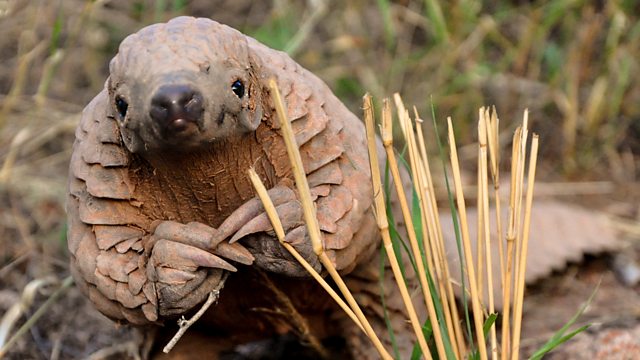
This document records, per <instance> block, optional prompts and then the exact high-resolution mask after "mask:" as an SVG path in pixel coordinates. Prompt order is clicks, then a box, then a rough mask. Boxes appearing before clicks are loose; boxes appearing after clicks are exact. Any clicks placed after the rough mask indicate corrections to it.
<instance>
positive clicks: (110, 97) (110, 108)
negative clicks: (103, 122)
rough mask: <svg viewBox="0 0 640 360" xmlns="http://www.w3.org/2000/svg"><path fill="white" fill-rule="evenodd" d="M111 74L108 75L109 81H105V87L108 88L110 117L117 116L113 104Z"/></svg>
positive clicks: (108, 112) (108, 114)
mask: <svg viewBox="0 0 640 360" xmlns="http://www.w3.org/2000/svg"><path fill="white" fill-rule="evenodd" d="M111 82H112V81H111V76H109V77H107V81H105V82H104V88H105V89H107V109H106V111H107V116H108V117H110V118H116V116H115V115H116V114H115V110H114V108H113V105H112V104H111V99H113V96H114V95H113V86H112V85H113V84H112V83H111Z"/></svg>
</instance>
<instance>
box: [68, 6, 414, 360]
mask: <svg viewBox="0 0 640 360" xmlns="http://www.w3.org/2000/svg"><path fill="white" fill-rule="evenodd" d="M109 71H110V75H109V77H108V80H107V81H106V84H105V87H104V89H103V90H102V91H101V92H100V93H99V94H98V95H97V96H96V97H95V98H94V99H93V100H92V101H91V102H90V103H89V104H88V105H87V107H86V108H85V109H84V111H83V113H82V117H81V122H80V124H79V126H78V128H77V130H76V141H75V144H74V147H73V154H72V158H71V163H70V176H69V197H68V205H67V208H68V216H69V226H68V247H69V250H70V253H71V270H72V273H73V275H74V277H75V279H76V282H77V284H78V286H79V287H80V288H81V289H82V290H83V292H84V293H85V294H87V296H88V297H89V299H90V300H91V301H92V302H93V304H95V306H96V308H97V309H98V310H99V311H101V312H102V313H103V314H104V315H106V316H108V317H109V318H111V319H114V320H116V321H118V322H125V323H131V324H134V325H161V324H165V325H166V324H168V323H169V320H172V319H175V318H176V317H178V316H181V315H183V314H186V313H189V312H190V311H191V310H193V309H195V308H196V307H197V305H199V304H200V303H202V302H203V301H204V299H205V298H206V296H207V294H208V293H209V292H210V291H211V290H212V289H214V288H215V287H216V285H217V284H218V283H220V281H221V278H222V276H223V274H227V273H230V275H229V278H228V279H227V281H226V285H225V287H224V289H223V290H222V292H221V295H220V298H219V302H218V304H217V305H215V306H214V307H213V308H211V309H210V310H209V311H208V313H207V316H206V319H204V320H203V324H205V325H203V326H201V327H202V328H203V330H204V331H206V333H207V334H210V335H211V337H212V338H220V339H222V338H225V339H226V340H224V343H225V344H227V343H229V344H237V343H239V342H242V341H248V340H251V339H257V338H260V337H266V336H270V335H273V334H278V333H282V332H284V331H286V330H287V326H282V323H283V321H275V320H274V318H277V313H278V311H279V306H280V305H279V304H277V301H275V300H274V295H273V293H272V292H271V291H270V290H269V289H268V288H267V287H266V286H265V285H264V281H263V277H261V276H258V275H257V274H258V273H260V274H264V273H266V274H268V276H269V277H270V279H271V281H272V282H273V283H274V284H276V285H277V287H278V288H279V289H281V290H282V291H283V292H284V293H285V294H287V296H288V297H289V298H290V301H291V302H292V304H293V305H294V306H295V307H296V308H297V309H298V310H299V312H300V313H301V314H303V315H304V316H306V317H308V318H309V319H311V320H312V322H311V324H312V326H311V331H312V332H315V333H316V335H318V336H320V337H322V336H327V335H329V334H336V333H337V334H339V335H342V336H344V337H345V339H346V341H347V345H348V348H349V350H350V352H351V354H352V356H354V357H355V358H358V359H360V358H377V355H376V353H375V352H374V350H373V347H372V346H371V345H370V343H369V342H368V340H366V338H364V337H363V335H362V334H361V333H360V330H359V329H358V328H357V327H356V326H355V325H353V324H352V323H351V321H350V320H349V319H348V318H347V317H346V316H345V315H344V314H342V312H341V311H340V310H339V309H338V308H337V307H336V306H335V305H334V303H333V302H332V300H331V299H330V298H328V297H327V295H326V294H325V293H324V291H323V290H322V289H320V288H319V287H318V286H317V285H316V284H315V282H313V281H312V280H310V278H309V277H308V276H307V274H306V271H305V270H304V269H303V268H302V267H301V266H300V265H299V264H298V263H297V261H295V259H294V258H293V257H292V256H291V255H290V254H289V253H288V252H287V251H286V250H284V248H283V247H282V246H281V245H280V244H279V242H278V241H277V239H276V238H275V236H274V234H273V232H272V228H271V225H270V223H269V221H268V220H267V217H266V215H265V214H264V209H263V208H262V205H261V202H260V201H259V200H258V198H257V197H256V196H255V193H254V190H253V187H252V186H251V183H250V181H249V179H248V176H247V175H246V173H247V170H248V169H249V168H250V167H253V168H254V169H255V170H256V171H257V173H258V174H259V175H260V177H261V179H262V180H263V182H264V183H265V184H266V185H267V187H268V188H269V189H270V190H269V195H270V197H271V198H272V200H273V201H274V203H275V204H276V206H277V210H278V213H279V215H280V217H281V218H282V220H283V222H284V226H285V229H286V241H287V242H289V243H290V244H292V245H293V246H294V247H295V248H296V249H297V250H298V251H299V252H300V253H301V254H302V255H303V256H304V257H305V258H306V259H307V260H308V261H309V262H310V263H311V264H312V265H313V266H314V267H315V268H316V269H318V270H322V266H321V264H320V262H319V261H318V258H317V256H316V255H315V254H314V253H313V251H312V247H311V244H310V241H309V239H308V237H307V233H306V228H305V226H304V223H303V220H302V219H303V217H302V210H301V205H300V202H299V201H298V196H297V192H296V190H295V186H294V182H293V180H292V179H293V176H292V171H291V167H290V164H289V160H288V157H287V153H286V149H285V145H284V141H283V139H282V137H281V133H280V130H279V126H278V123H277V120H276V118H275V110H274V105H273V104H272V102H271V99H270V96H269V91H268V87H267V83H268V80H269V79H271V78H274V79H275V80H276V82H277V84H278V87H279V89H280V90H281V92H282V95H283V97H284V99H285V102H286V108H287V112H288V118H289V119H290V121H291V125H292V127H293V130H294V133H295V138H296V142H297V144H298V146H299V149H300V152H301V156H302V160H303V164H304V171H305V173H306V174H307V176H308V182H309V186H310V188H311V193H312V196H313V198H314V203H315V206H316V211H317V218H318V222H319V225H320V228H321V231H322V235H323V248H324V251H325V252H326V253H328V255H329V257H330V259H331V260H332V261H333V263H334V264H335V267H336V268H337V269H338V270H339V272H340V273H341V274H343V275H346V277H347V281H348V283H349V284H350V286H351V287H352V289H353V290H354V292H355V295H356V298H357V299H358V300H359V302H360V303H361V305H362V306H363V307H364V308H365V312H366V313H367V314H369V315H370V316H372V317H373V318H372V322H373V326H374V328H375V329H376V331H377V332H378V333H379V334H380V335H381V336H382V337H383V338H384V337H385V336H386V334H387V329H386V327H385V325H384V315H383V310H382V307H381V305H380V295H381V291H384V293H385V295H386V297H387V299H388V301H387V304H386V306H387V310H388V311H389V314H390V319H391V323H392V326H393V327H394V328H395V330H396V332H397V333H401V334H409V333H410V328H409V325H408V322H407V321H405V320H406V317H405V316H404V313H403V305H402V304H401V302H399V299H398V297H397V296H396V294H395V290H394V289H395V286H384V287H383V289H384V290H381V287H380V282H379V280H380V279H379V268H380V260H379V256H380V254H379V251H378V250H379V247H378V245H379V234H378V230H377V227H376V225H375V220H374V217H373V212H372V190H371V185H370V170H369V168H368V158H367V156H368V155H367V150H366V141H365V131H364V127H363V125H362V123H361V122H360V121H359V119H358V118H357V117H356V116H355V115H354V114H352V113H351V112H350V111H349V110H348V109H347V108H346V107H345V106H344V105H343V104H342V103H341V102H340V101H339V100H338V99H337V98H336V97H335V96H334V95H333V94H332V92H331V90H330V89H329V88H328V87H327V85H325V84H324V83H323V82H322V81H321V80H320V79H319V78H318V77H316V76H315V75H313V74H312V73H310V72H309V71H307V70H306V69H304V68H302V67H301V66H300V65H298V64H297V63H296V62H294V61H293V60H292V59H291V58H290V57H289V56H288V55H286V54H285V53H283V52H280V51H276V50H273V49H270V48H268V47H266V46H265V45H262V44H261V43H259V42H258V41H256V40H254V39H252V38H250V37H248V36H245V35H243V34H242V33H240V32H238V31H236V30H234V29H232V28H230V27H227V26H225V25H222V24H219V23H217V22H215V21H212V20H209V19H203V18H191V17H179V18H175V19H173V20H170V21H169V22H167V23H162V24H155V25H151V26H148V27H146V28H144V29H142V30H140V31H139V32H138V33H135V34H133V35H130V36H129V37H127V38H126V39H125V40H124V41H123V42H122V43H121V45H120V47H119V50H118V53H117V55H116V56H115V57H114V59H113V60H112V61H111V63H110V66H109ZM386 273H387V274H389V275H390V274H391V273H390V272H389V271H387V272H386ZM390 284H392V282H390ZM284 323H286V321H284ZM396 341H397V344H398V346H399V348H400V351H401V352H402V353H403V354H405V355H406V356H408V354H409V351H410V350H411V345H412V341H413V340H412V339H411V336H410V335H408V336H399V337H398V338H397V339H396ZM221 343H223V341H222V340H221ZM387 344H388V343H387Z"/></svg>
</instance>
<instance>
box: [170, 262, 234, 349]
mask: <svg viewBox="0 0 640 360" xmlns="http://www.w3.org/2000/svg"><path fill="white" fill-rule="evenodd" d="M228 276H229V273H227V272H225V273H224V274H223V275H222V278H221V279H220V282H219V283H218V285H217V286H216V287H215V288H214V289H213V290H211V292H210V293H209V297H208V298H207V301H205V303H204V304H202V307H201V308H200V310H198V312H197V313H195V314H194V315H193V316H192V317H191V319H189V320H186V319H185V318H184V317H181V318H180V320H178V326H180V329H178V332H177V333H176V334H175V335H173V337H172V338H171V340H170V341H169V343H167V345H166V346H165V347H164V348H163V349H162V352H163V353H165V354H167V353H169V351H171V349H173V347H174V346H176V343H177V342H178V340H180V338H182V335H184V333H185V332H187V330H188V329H189V328H190V327H191V325H193V324H194V323H195V322H196V321H198V319H200V317H202V315H204V313H205V312H206V311H207V310H208V309H209V307H211V305H212V304H213V303H214V302H216V301H218V298H219V297H220V290H221V289H222V288H223V287H224V283H225V281H226V280H227V277H228Z"/></svg>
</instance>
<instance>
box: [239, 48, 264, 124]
mask: <svg viewBox="0 0 640 360" xmlns="http://www.w3.org/2000/svg"><path fill="white" fill-rule="evenodd" d="M249 58H250V66H249V69H248V71H249V77H248V83H247V92H248V93H247V99H246V100H245V101H244V103H243V106H242V111H241V112H240V122H241V123H242V124H243V125H244V126H245V127H246V129H247V130H248V131H254V130H255V129H257V128H258V126H259V125H260V122H261V121H262V114H263V108H262V103H263V100H264V99H262V85H261V84H260V79H259V78H258V75H257V74H258V73H259V72H260V69H259V68H258V66H259V63H257V62H255V61H254V59H253V56H250V57H249Z"/></svg>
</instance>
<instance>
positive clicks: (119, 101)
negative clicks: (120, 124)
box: [116, 96, 129, 119]
mask: <svg viewBox="0 0 640 360" xmlns="http://www.w3.org/2000/svg"><path fill="white" fill-rule="evenodd" d="M128 108H129V104H127V102H126V101H125V100H124V99H123V98H122V97H121V96H117V97H116V109H118V114H120V118H121V119H124V118H125V116H127V109H128Z"/></svg>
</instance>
